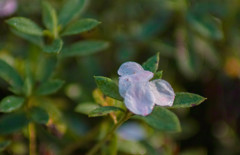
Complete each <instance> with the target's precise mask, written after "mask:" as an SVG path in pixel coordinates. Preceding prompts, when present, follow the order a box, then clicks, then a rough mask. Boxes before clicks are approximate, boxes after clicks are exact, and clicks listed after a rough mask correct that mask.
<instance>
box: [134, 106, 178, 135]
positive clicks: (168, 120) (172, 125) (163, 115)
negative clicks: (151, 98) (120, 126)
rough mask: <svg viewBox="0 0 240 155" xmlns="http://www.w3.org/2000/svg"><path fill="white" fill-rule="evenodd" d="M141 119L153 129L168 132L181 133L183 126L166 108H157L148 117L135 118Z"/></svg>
mask: <svg viewBox="0 0 240 155" xmlns="http://www.w3.org/2000/svg"><path fill="white" fill-rule="evenodd" d="M134 117H135V118H137V119H141V120H143V121H144V122H146V123H147V124H149V125H150V126H151V127H153V128H155V129H157V130H161V131H166V132H180V131H181V126H180V122H179V120H178V117H177V116H176V115H175V114H174V113H173V112H171V111H170V110H168V109H166V108H162V107H160V106H155V107H154V109H153V112H152V113H151V114H150V115H148V116H134Z"/></svg>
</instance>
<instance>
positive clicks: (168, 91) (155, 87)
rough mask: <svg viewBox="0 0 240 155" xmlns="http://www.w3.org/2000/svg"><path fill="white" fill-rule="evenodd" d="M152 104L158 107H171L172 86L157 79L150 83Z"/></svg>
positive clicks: (172, 97)
mask: <svg viewBox="0 0 240 155" xmlns="http://www.w3.org/2000/svg"><path fill="white" fill-rule="evenodd" d="M150 88H151V92H152V93H153V95H154V103H155V104H157V105H160V106H172V105H173V102H174V99H175V93H174V90H173V88H172V86H171V85H170V84H169V83H168V82H167V81H165V80H161V79H157V80H153V81H151V82H150Z"/></svg>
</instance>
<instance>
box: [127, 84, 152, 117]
mask: <svg viewBox="0 0 240 155" xmlns="http://www.w3.org/2000/svg"><path fill="white" fill-rule="evenodd" d="M124 103H125V105H126V107H127V108H128V109H129V110H130V111H131V112H132V113H134V114H137V115H142V116H146V115H148V114H150V113H151V112H152V109H153V107H154V96H153V94H152V93H151V91H150V86H149V82H138V83H133V84H131V85H130V86H129V88H128V90H127V92H126V94H125V98H124Z"/></svg>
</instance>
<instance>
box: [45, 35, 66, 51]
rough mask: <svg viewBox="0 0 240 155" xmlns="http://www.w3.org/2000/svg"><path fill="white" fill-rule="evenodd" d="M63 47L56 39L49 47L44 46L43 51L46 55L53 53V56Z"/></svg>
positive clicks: (60, 41)
mask: <svg viewBox="0 0 240 155" xmlns="http://www.w3.org/2000/svg"><path fill="white" fill-rule="evenodd" d="M62 46H63V41H62V40H61V39H60V38H58V39H55V40H54V41H53V42H52V43H51V44H50V45H45V46H44V47H43V51H44V52H46V53H54V54H58V53H59V52H60V51H61V49H62Z"/></svg>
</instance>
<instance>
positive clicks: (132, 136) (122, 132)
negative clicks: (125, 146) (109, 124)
mask: <svg viewBox="0 0 240 155" xmlns="http://www.w3.org/2000/svg"><path fill="white" fill-rule="evenodd" d="M117 133H118V135H119V136H120V137H121V138H123V139H126V140H133V141H139V140H143V139H145V138H146V131H145V130H144V128H143V127H142V126H141V125H140V124H139V123H136V122H126V123H124V124H123V125H122V126H120V128H119V129H118V131H117Z"/></svg>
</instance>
